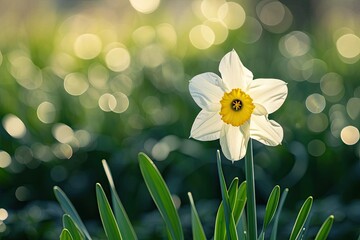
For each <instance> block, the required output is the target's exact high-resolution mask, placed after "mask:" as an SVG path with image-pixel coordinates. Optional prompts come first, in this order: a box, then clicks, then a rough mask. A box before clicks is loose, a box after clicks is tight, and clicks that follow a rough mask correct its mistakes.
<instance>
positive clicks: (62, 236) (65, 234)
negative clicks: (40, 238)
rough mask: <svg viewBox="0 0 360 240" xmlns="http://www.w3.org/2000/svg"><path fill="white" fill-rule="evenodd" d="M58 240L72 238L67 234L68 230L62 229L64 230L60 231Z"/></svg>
mask: <svg viewBox="0 0 360 240" xmlns="http://www.w3.org/2000/svg"><path fill="white" fill-rule="evenodd" d="M60 240H73V238H72V236H71V233H70V232H69V230H67V229H66V228H64V229H63V230H62V231H61V234H60Z"/></svg>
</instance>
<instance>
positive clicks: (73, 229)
mask: <svg viewBox="0 0 360 240" xmlns="http://www.w3.org/2000/svg"><path fill="white" fill-rule="evenodd" d="M63 227H64V228H66V229H67V230H69V232H70V234H71V236H72V238H73V239H74V240H83V239H84V238H85V237H84V235H83V234H82V232H80V230H79V228H78V227H77V226H76V224H75V223H74V221H73V220H72V219H71V217H70V215H69V214H64V215H63Z"/></svg>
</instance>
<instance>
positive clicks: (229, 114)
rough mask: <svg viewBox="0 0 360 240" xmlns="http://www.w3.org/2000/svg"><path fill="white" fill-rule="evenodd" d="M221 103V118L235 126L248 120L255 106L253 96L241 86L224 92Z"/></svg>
mask: <svg viewBox="0 0 360 240" xmlns="http://www.w3.org/2000/svg"><path fill="white" fill-rule="evenodd" d="M220 104H221V110H220V115H221V120H223V121H224V122H225V123H227V124H231V125H233V126H235V127H238V126H241V125H242V124H244V123H245V122H246V121H248V120H249V119H250V117H251V114H252V113H253V111H254V108H255V105H254V104H253V100H252V98H251V97H250V96H249V95H247V94H246V93H245V92H243V91H242V90H241V89H239V88H235V89H233V90H232V91H231V92H229V93H224V96H223V97H222V99H221V100H220Z"/></svg>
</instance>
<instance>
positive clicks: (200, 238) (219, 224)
mask: <svg viewBox="0 0 360 240" xmlns="http://www.w3.org/2000/svg"><path fill="white" fill-rule="evenodd" d="M103 164H104V168H105V171H106V175H107V177H108V181H109V183H110V185H113V181H112V176H111V173H110V171H109V169H108V168H107V164H106V162H103ZM139 164H140V168H141V172H142V175H143V177H144V180H145V182H146V185H147V188H148V190H149V192H150V194H151V196H152V199H153V201H154V202H155V204H156V206H157V208H158V210H159V212H160V213H161V216H162V218H163V221H164V223H165V228H166V231H164V232H166V233H167V236H168V238H169V239H176V240H177V239H179V240H180V239H184V235H183V230H182V226H181V223H180V220H179V215H178V213H177V211H176V209H175V205H174V202H173V200H172V198H171V194H170V192H169V190H168V188H167V186H166V183H165V181H164V180H163V178H162V176H161V174H160V172H159V170H158V169H157V167H156V166H155V164H154V163H153V162H152V161H151V160H150V158H149V157H148V156H146V155H145V154H144V153H140V154H139ZM218 171H219V178H220V186H221V189H222V191H223V195H222V196H223V201H222V203H221V204H220V206H219V208H218V213H217V218H216V223H215V228H214V229H215V232H214V239H215V240H223V239H229V240H235V239H246V232H247V231H246V228H247V227H246V226H247V224H246V222H241V223H239V220H240V218H241V215H242V213H243V208H244V206H245V203H246V191H245V189H244V188H246V184H245V182H243V183H242V184H240V186H238V182H239V180H238V178H234V180H233V181H232V183H231V185H230V187H229V188H227V186H226V182H225V179H224V175H223V172H222V167H221V160H220V158H218ZM111 191H112V192H113V193H114V194H116V191H115V189H114V188H111ZM54 192H55V195H56V196H57V199H58V201H59V203H60V205H61V206H62V208H63V210H64V212H65V214H64V217H63V219H64V221H63V222H64V225H63V230H62V232H61V234H60V239H84V236H86V239H91V237H90V236H89V235H88V234H87V232H88V231H87V230H86V228H83V227H81V228H79V227H77V224H79V225H82V223H81V219H79V217H78V213H77V212H76V210H75V208H74V207H73V205H72V203H71V202H70V200H69V199H68V198H67V197H66V195H65V194H64V193H63V192H62V190H61V189H60V188H59V187H54ZM188 195H189V200H190V205H191V221H192V234H193V239H195V240H204V239H206V236H205V232H204V230H203V226H202V224H201V220H200V217H199V215H198V212H197V210H196V207H195V203H194V201H193V197H192V195H191V193H189V194H188ZM286 195H287V190H286V191H285V192H284V193H283V196H282V197H281V203H280V206H281V207H282V205H283V203H284V201H285V198H286ZM96 196H97V200H98V208H99V212H100V216H101V220H102V222H103V227H104V231H105V233H106V236H107V238H108V239H122V238H123V237H121V236H124V235H125V234H128V232H133V230H132V226H131V224H129V222H127V221H119V219H118V217H115V215H114V214H113V211H112V209H111V207H110V205H109V202H108V200H107V197H106V195H105V193H104V191H103V189H102V187H101V185H100V184H99V183H97V184H96ZM279 199H280V187H279V186H275V187H274V189H273V190H272V192H271V193H270V196H269V199H268V202H267V205H266V210H265V218H264V224H263V229H262V231H261V233H260V235H259V240H262V239H265V232H266V230H267V229H268V226H269V224H270V222H271V221H272V219H273V217H274V215H275V212H276V211H277V214H276V220H275V224H274V226H273V232H275V233H274V234H272V235H271V239H273V238H275V239H276V230H275V231H274V229H277V228H278V218H279V217H280V215H281V209H282V208H281V207H280V208H279V209H277V206H278V204H279ZM312 201H313V200H312V197H309V198H308V199H307V200H306V201H305V202H304V204H303V206H302V207H301V209H300V210H299V213H298V216H297V218H296V221H295V223H294V226H293V230H292V231H291V234H290V237H289V239H290V240H292V239H303V236H304V235H305V234H306V231H307V229H306V228H304V227H303V226H304V224H305V222H306V221H307V220H308V216H309V213H310V210H311V206H312ZM118 202H119V203H121V202H120V200H118V201H115V202H114V204H118ZM224 206H225V207H224ZM224 209H227V210H224ZM124 215H126V213H125V212H124ZM115 218H117V219H115ZM73 219H77V220H76V221H74V220H73ZM333 219H334V217H333V216H329V218H328V219H327V220H326V221H325V222H324V224H323V225H322V226H321V228H320V230H319V232H318V234H317V235H316V239H317V240H320V239H327V236H328V234H329V231H330V229H331V226H332V223H333ZM76 222H77V223H76ZM117 223H119V224H117ZM238 224H242V225H243V229H244V231H243V232H238V231H237V229H238V227H237V225H238ZM129 227H130V228H131V229H129ZM133 238H136V235H135V233H134V235H133Z"/></svg>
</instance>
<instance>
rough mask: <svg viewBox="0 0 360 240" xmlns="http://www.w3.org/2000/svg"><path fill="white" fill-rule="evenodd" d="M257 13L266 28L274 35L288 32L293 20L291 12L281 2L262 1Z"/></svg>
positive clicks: (257, 7)
mask: <svg viewBox="0 0 360 240" xmlns="http://www.w3.org/2000/svg"><path fill="white" fill-rule="evenodd" d="M256 13H257V15H258V17H259V19H260V21H261V22H262V23H263V24H264V26H265V28H266V29H267V30H269V31H271V32H274V33H282V32H284V31H286V30H287V29H288V28H289V27H290V25H291V23H292V19H293V17H292V14H291V12H290V10H289V9H288V8H287V7H286V6H285V5H283V4H282V3H281V2H279V1H261V2H260V3H258V5H257V6H256Z"/></svg>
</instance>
